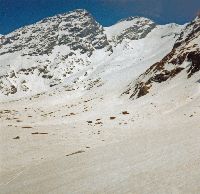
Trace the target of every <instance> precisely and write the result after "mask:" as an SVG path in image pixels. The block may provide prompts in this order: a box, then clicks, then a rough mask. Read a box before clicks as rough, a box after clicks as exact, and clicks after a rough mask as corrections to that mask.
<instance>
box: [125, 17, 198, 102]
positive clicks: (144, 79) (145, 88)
mask: <svg viewBox="0 0 200 194" xmlns="http://www.w3.org/2000/svg"><path fill="white" fill-rule="evenodd" d="M199 36H200V18H196V19H195V20H194V21H193V22H191V23H190V24H188V25H187V26H186V27H185V29H184V30H183V31H182V33H181V34H180V36H179V38H178V40H177V41H176V43H175V45H174V47H173V49H172V51H171V52H170V53H169V54H168V55H166V56H165V57H164V58H163V59H162V60H161V61H160V62H157V63H155V64H154V65H152V66H151V67H150V68H149V69H147V71H146V72H145V73H143V74H142V75H140V76H139V78H138V79H137V80H136V82H134V83H133V84H130V85H129V86H128V89H127V91H125V92H124V94H131V96H130V98H133V99H134V98H140V97H142V96H144V95H146V94H148V93H149V92H150V89H151V87H153V85H154V84H156V83H157V84H159V83H162V82H165V81H167V80H168V79H172V78H173V77H175V76H176V75H177V74H179V73H180V72H181V71H183V70H184V69H186V72H187V74H188V76H187V78H188V79H189V78H190V77H191V76H192V75H194V74H195V73H196V72H198V71H199V70H200V48H199V44H196V43H198V38H199ZM184 62H188V63H189V65H188V66H187V67H182V66H181V65H182V64H183V63H184ZM169 64H170V65H171V66H172V67H171V68H170V70H169V68H168V65H169Z"/></svg>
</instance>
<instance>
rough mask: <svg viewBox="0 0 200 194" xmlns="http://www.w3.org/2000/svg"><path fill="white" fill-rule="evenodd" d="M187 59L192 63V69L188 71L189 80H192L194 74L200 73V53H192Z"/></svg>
mask: <svg viewBox="0 0 200 194" xmlns="http://www.w3.org/2000/svg"><path fill="white" fill-rule="evenodd" d="M187 57H188V61H190V62H191V63H192V64H191V66H190V68H189V69H188V70H187V73H188V78H190V77H191V76H192V75H193V74H194V73H196V72H197V71H200V51H198V52H191V53H189V54H188V56H187Z"/></svg>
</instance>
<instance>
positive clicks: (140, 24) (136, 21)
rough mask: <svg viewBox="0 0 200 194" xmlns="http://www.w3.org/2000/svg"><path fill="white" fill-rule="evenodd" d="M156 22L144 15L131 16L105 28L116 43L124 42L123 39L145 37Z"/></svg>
mask: <svg viewBox="0 0 200 194" xmlns="http://www.w3.org/2000/svg"><path fill="white" fill-rule="evenodd" d="M155 27H156V24H155V23H154V22H153V21H152V20H150V19H148V18H144V17H129V18H127V19H123V20H120V21H119V22H118V23H116V24H115V25H113V26H111V27H107V28H105V30H106V34H107V36H108V38H109V39H110V40H112V41H113V42H115V44H118V43H122V42H123V40H125V39H126V40H138V39H141V38H145V37H146V36H147V34H148V33H149V32H151V30H153V29H154V28H155Z"/></svg>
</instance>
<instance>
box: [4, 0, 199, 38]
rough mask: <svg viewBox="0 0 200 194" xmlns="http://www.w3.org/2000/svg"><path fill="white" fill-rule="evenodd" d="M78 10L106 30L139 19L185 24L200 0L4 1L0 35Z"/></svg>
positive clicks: (190, 18) (194, 11) (192, 15)
mask: <svg viewBox="0 0 200 194" xmlns="http://www.w3.org/2000/svg"><path fill="white" fill-rule="evenodd" d="M78 8H84V9H87V10H88V11H89V12H91V13H92V15H93V16H94V17H95V19H96V20H97V21H98V22H99V23H101V24H102V25H103V26H109V25H112V24H114V23H116V22H117V21H118V20H120V19H122V18H126V17H129V16H137V15H139V16H145V17H148V18H151V19H153V20H154V21H155V22H157V23H159V24H165V23H170V22H176V23H179V24H183V23H186V22H188V21H190V20H192V19H193V18H194V17H195V15H196V13H197V11H198V10H200V0H0V34H7V33H9V32H11V31H13V30H15V29H17V28H19V27H21V26H24V25H28V24H32V23H34V22H37V21H39V20H40V19H42V18H44V17H48V16H53V15H55V14H58V13H65V12H68V11H71V10H74V9H78Z"/></svg>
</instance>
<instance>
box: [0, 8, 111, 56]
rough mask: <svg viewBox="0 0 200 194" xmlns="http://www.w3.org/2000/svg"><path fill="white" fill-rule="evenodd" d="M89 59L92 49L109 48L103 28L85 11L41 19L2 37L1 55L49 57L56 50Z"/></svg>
mask: <svg viewBox="0 0 200 194" xmlns="http://www.w3.org/2000/svg"><path fill="white" fill-rule="evenodd" d="M57 45H67V46H69V47H70V49H71V50H74V51H75V50H79V51H80V52H81V53H87V55H91V54H92V52H93V51H94V50H95V49H101V48H104V47H106V46H109V44H108V42H107V37H106V35H105V34H104V33H103V27H102V26H101V25H100V24H99V23H97V22H96V21H95V20H94V18H93V17H92V16H91V14H89V13H88V12H87V11H86V10H80V9H79V10H75V11H73V12H69V13H66V14H60V15H56V16H54V17H49V18H46V19H43V20H42V21H40V22H37V23H36V24H33V25H29V26H26V27H23V28H20V29H18V30H16V31H14V32H12V33H10V34H8V35H6V36H5V37H4V41H3V43H2V48H1V50H0V55H3V54H6V53H13V52H16V51H19V52H20V54H21V55H36V56H37V55H44V54H50V53H51V52H52V50H53V49H54V47H55V46H57Z"/></svg>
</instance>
